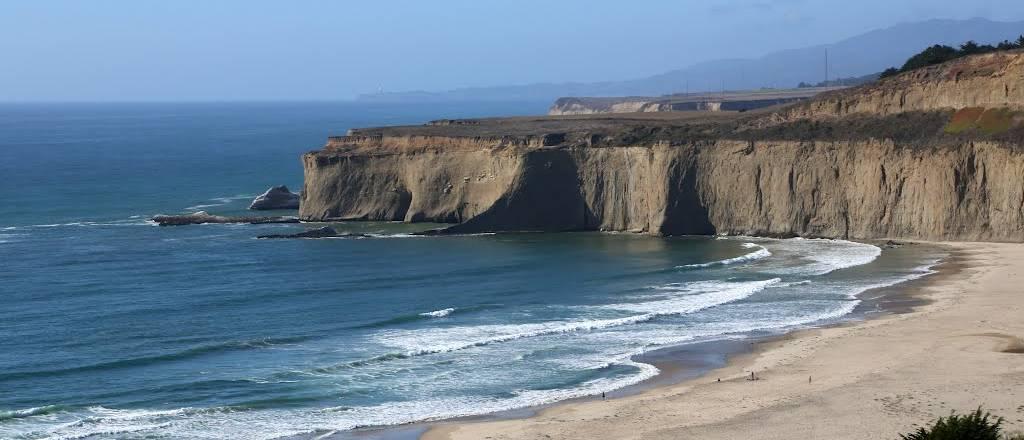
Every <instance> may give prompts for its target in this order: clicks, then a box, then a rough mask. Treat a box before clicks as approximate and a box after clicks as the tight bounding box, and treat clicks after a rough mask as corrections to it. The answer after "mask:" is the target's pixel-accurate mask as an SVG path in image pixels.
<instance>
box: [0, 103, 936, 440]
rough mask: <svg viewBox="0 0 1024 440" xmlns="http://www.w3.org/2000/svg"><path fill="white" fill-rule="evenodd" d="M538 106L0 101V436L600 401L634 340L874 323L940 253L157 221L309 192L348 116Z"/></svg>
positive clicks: (228, 431)
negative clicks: (354, 235)
mask: <svg viewBox="0 0 1024 440" xmlns="http://www.w3.org/2000/svg"><path fill="white" fill-rule="evenodd" d="M545 107H546V104H545V103H515V104H509V103H488V104H471V103H461V104H447V105H439V104H430V105H412V106H411V105H391V104H358V103H221V104H215V103H209V104H172V103H162V104H157V103H154V104H4V105H0V261H2V264H0V299H2V302H0V438H5V439H6V438H10V439H113V438H117V439H143V438H145V439H154V438H169V439H178V438H189V439H193V438H196V439H202V438H207V439H274V438H282V437H288V438H290V437H295V436H299V437H302V436H306V437H313V436H320V435H323V434H327V433H331V432H335V431H337V432H339V433H341V434H340V435H344V434H345V433H346V432H350V431H352V430H355V429H369V428H379V427H387V426H394V425H399V424H405V423H412V422H419V421H429V420H439V419H444V418H452V417H460V416H471V415H481V414H488V413H496V412H501V411H507V410H513V409H519V408H529V407H534V406H537V405H544V404H549V403H553V402H557V401H561V400H566V399H571V398H578V397H587V396H595V395H600V394H601V393H602V392H609V391H613V390H620V389H623V388H624V387H629V386H632V385H636V384H638V383H642V382H644V381H646V380H648V379H651V378H653V377H655V376H656V375H657V374H658V369H657V368H656V367H655V366H654V365H650V364H647V363H644V362H642V361H641V360H639V359H640V358H638V355H640V354H642V353H645V352H650V351H652V350H658V349H662V348H666V347H678V346H681V345H686V344H696V343H705V342H708V341H725V340H743V339H746V338H752V337H760V336H766V335H773V334H781V333H784V332H786V331H790V330H793V329H797V328H803V327H807V326H816V325H826V324H830V323H835V322H838V321H841V320H844V319H861V318H863V316H864V315H865V313H870V312H872V310H865V309H870V307H866V306H865V304H868V303H865V302H864V300H865V298H864V296H865V295H864V294H865V292H869V291H871V289H877V288H883V287H888V286H893V285H896V284H898V283H901V282H904V281H908V280H912V279H917V278H920V277H923V276H925V275H927V274H929V273H931V272H932V269H931V268H932V267H933V266H934V265H935V264H937V263H938V262H939V261H940V260H941V259H942V258H943V257H944V254H943V253H942V251H941V250H940V249H937V248H931V247H927V246H923V245H911V246H903V247H898V248H891V249H889V248H887V249H882V248H880V247H877V246H874V245H871V244H863V243H854V242H847V241H832V240H811V239H790V240H778V239H762V238H750V237H653V236H643V235H634V234H613V233H598V232H582V233H563V234H491V235H488V234H483V235H471V236H429V237H425V236H418V235H412V234H410V233H411V232H416V231H422V230H426V229H430V228H434V227H438V226H440V225H429V224H415V225H409V224H402V223H385V222H351V223H337V224H333V225H332V226H334V227H335V228H336V229H338V230H339V231H342V232H361V233H366V234H369V235H370V237H368V238H358V239H321V240H257V239H255V237H256V236H257V235H260V234H266V233H290V232H298V231H301V230H303V229H308V228H313V227H318V226H320V225H309V224H277V225H201V226H181V227H158V226H154V225H153V224H152V223H151V222H149V221H148V219H149V218H150V217H151V216H153V215H155V214H160V213H167V214H170V213H186V212H195V211H199V210H203V211H208V212H210V213H213V214H245V213H246V212H247V211H246V207H247V206H248V203H249V202H250V201H251V199H252V198H253V197H254V196H256V195H257V194H258V193H260V192H262V191H263V190H265V189H266V188H267V187H269V186H272V185H280V184H285V185H288V186H289V187H290V188H292V189H293V190H296V191H297V190H299V189H300V188H301V184H302V169H301V164H300V161H299V156H300V155H301V154H302V153H303V152H305V151H309V150H313V149H316V148H318V147H319V146H320V145H322V144H323V143H324V141H325V140H326V137H327V136H329V135H336V134H343V133H344V132H345V130H346V129H348V128H351V127H360V126H376V125H389V124H409V123H422V122H426V121H428V120H431V119H439V118H456V117H470V116H492V115H515V114H537V113H542V112H544V111H545ZM283 214H288V212H283ZM868 295H870V294H868Z"/></svg>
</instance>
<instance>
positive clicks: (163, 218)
mask: <svg viewBox="0 0 1024 440" xmlns="http://www.w3.org/2000/svg"><path fill="white" fill-rule="evenodd" d="M152 220H153V221H154V222H156V224H158V225H160V226H184V225H202V224H206V223H249V224H264V223H298V222H299V219H298V218H295V217H225V216H220V215H211V214H209V213H207V212H206V211H199V212H193V213H191V214H180V215H163V214H161V215H157V216H154V217H153V219H152Z"/></svg>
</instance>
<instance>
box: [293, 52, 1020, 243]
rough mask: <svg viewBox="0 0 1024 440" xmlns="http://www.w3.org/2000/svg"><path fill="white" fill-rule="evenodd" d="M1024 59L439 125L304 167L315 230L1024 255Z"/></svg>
mask: <svg viewBox="0 0 1024 440" xmlns="http://www.w3.org/2000/svg"><path fill="white" fill-rule="evenodd" d="M1022 106H1024V55H1022V54H1021V52H1019V51H1016V52H1004V53H996V54H988V55H981V56H974V57H968V58H964V59H961V60H957V61H954V62H951V63H947V64H944V65H940V66H933V67H930V68H927V69H921V70H919V71H913V72H909V73H907V74H903V75H900V76H896V77H893V78H888V79H886V80H883V81H880V82H878V83H877V84H873V85H869V86H863V87H858V88H852V89H845V90H841V91H835V92H829V93H825V94H822V95H819V96H817V97H816V98H814V99H812V100H810V101H806V102H801V103H798V104H794V105H789V106H785V107H780V108H770V109H762V110H756V111H750V112H746V113H719V112H715V113H711V112H681V113H631V114H616V115H580V116H540V117H520V118H496V119H479V120H446V121H436V122H434V123H430V124H426V125H423V126H406V127H385V128H368V129H357V130H351V131H350V133H349V134H348V135H347V136H339V137H332V138H330V139H329V140H328V143H327V145H325V146H324V148H323V149H321V150H319V151H314V152H310V153H308V154H306V155H304V157H303V165H304V168H305V177H306V180H305V185H304V188H303V191H302V203H301V209H300V217H301V218H303V219H304V220H310V221H320V220H342V219H344V220H351V219H359V220H396V221H406V222H425V221H429V222H442V223H453V226H451V227H450V228H448V231H449V232H485V231H575V230H606V231H632V232H643V233H654V234H748V235H769V236H808V237H831V238H848V239H874V238H907V239H932V240H983V241H1024V150H1022V149H1021V145H1022V138H1024V137H1022V136H1021V133H1022V130H1021V120H1022V118H1021V116H1020V114H1021V113H1020V111H1021V110H1022Z"/></svg>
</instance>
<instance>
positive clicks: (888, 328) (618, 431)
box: [423, 243, 1024, 440]
mask: <svg viewBox="0 0 1024 440" xmlns="http://www.w3.org/2000/svg"><path fill="white" fill-rule="evenodd" d="M944 244H945V245H946V246H949V247H950V248H951V249H953V250H954V255H955V256H954V258H953V260H952V261H951V262H950V263H949V264H946V265H944V266H943V267H942V268H940V273H939V274H937V275H933V276H932V277H929V278H927V279H926V281H925V282H924V283H922V284H921V285H919V286H915V287H913V288H915V289H917V292H915V294H916V295H919V296H921V297H923V298H926V299H928V300H929V301H930V302H929V304H927V305H924V306H921V307H918V308H916V309H915V310H914V311H913V312H911V313H906V314H893V315H888V316H885V317H882V318H879V319H873V320H867V321H862V322H859V323H856V324H850V325H843V326H835V327H829V328H823V329H811V330H803V331H799V332H796V333H793V334H791V335H789V336H788V337H785V338H782V339H780V340H776V341H772V342H768V343H764V344H762V345H760V346H759V347H758V348H757V349H756V350H755V351H754V352H753V353H750V354H747V355H742V356H739V357H737V358H735V359H733V360H732V361H731V362H730V363H729V365H728V366H726V367H724V368H721V369H718V370H715V371H712V372H709V373H708V374H705V375H703V376H702V377H700V378H698V379H694V380H690V381H686V382H683V383H679V384H675V385H669V386H664V387H660V388H656V389H652V390H649V391H646V392H644V393H641V394H638V395H634V396H628V397H624V398H621V399H612V400H606V401H586V402H575V403H568V404H563V405H559V406H555V407H552V408H549V409H545V410H542V411H541V412H539V413H538V414H537V415H535V416H533V417H530V418H526V419H516V420H499V421H487V422H480V423H452V424H440V425H438V426H436V427H434V428H433V429H431V430H430V431H428V432H427V433H426V434H425V435H424V436H423V438H424V439H427V440H436V439H469V438H492V439H519V438H556V439H557V438H587V437H597V436H600V437H605V438H649V439H659V438H666V439H667V438H711V439H715V438H722V439H726V438H761V439H783V438H844V439H869V438H894V437H896V436H897V435H898V434H899V433H903V432H909V431H910V430H912V429H913V428H915V427H916V426H920V425H924V424H926V423H929V422H930V421H932V420H934V419H935V418H937V417H940V416H945V415H948V414H949V412H950V411H951V410H958V411H960V412H965V411H969V410H973V409H974V408H977V407H978V406H984V408H986V409H988V410H990V411H992V412H993V413H994V414H996V415H1001V416H1003V417H1005V418H1006V427H1007V430H1008V431H1010V432H1013V431H1015V430H1020V429H1022V428H1024V422H1022V420H1024V406H1021V401H1022V398H1024V356H1022V354H1021V352H1022V351H1024V350H1022V349H1024V344H1022V339H1021V337H1022V336H1024V323H1022V322H1021V320H1020V319H1019V317H1020V316H1021V312H1022V308H1024V295H1021V294H1020V288H1019V286H1020V285H1021V282H1024V270H1022V269H1024V263H1021V261H1024V260H1022V259H1024V246H1021V245H1019V244H995V243H983V244H978V243H944ZM751 372H754V374H755V375H756V377H757V378H758V380H756V381H749V380H747V379H749V377H750V373H751ZM719 378H720V379H721V382H718V379H719Z"/></svg>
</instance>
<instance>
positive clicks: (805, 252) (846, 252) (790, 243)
mask: <svg viewBox="0 0 1024 440" xmlns="http://www.w3.org/2000/svg"><path fill="white" fill-rule="evenodd" d="M764 245H765V247H767V248H768V249H770V250H772V251H774V252H775V253H786V254H793V255H794V256H795V257H796V258H798V259H799V260H802V261H804V262H806V263H805V264H801V265H798V266H793V267H788V268H782V269H779V270H777V271H775V272H777V273H793V274H804V275H825V274H827V273H831V272H835V271H837V270H842V269H847V268H851V267H856V266H862V265H865V264H868V263H871V262H872V261H875V259H877V258H878V257H879V256H881V255H882V249H881V248H879V247H878V246H874V245H870V244H866V243H857V242H853V241H846V240H828V239H807V238H793V239H786V240H768V241H765V242H764Z"/></svg>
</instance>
